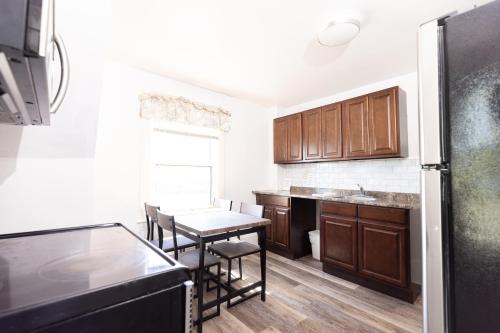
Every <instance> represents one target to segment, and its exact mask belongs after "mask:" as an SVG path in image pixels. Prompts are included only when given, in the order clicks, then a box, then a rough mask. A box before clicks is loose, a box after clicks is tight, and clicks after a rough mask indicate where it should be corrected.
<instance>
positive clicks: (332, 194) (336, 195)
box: [311, 192, 342, 198]
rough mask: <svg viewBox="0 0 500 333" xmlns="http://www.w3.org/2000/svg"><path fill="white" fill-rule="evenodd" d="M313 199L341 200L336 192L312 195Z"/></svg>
mask: <svg viewBox="0 0 500 333" xmlns="http://www.w3.org/2000/svg"><path fill="white" fill-rule="evenodd" d="M311 195H312V196H313V197H318V198H341V197H342V196H341V195H339V194H338V193H336V192H323V193H313V194H311Z"/></svg>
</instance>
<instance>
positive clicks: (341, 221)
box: [320, 215, 358, 271]
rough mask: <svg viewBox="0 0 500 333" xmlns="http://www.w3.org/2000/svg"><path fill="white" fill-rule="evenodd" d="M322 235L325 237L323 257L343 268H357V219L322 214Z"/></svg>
mask: <svg viewBox="0 0 500 333" xmlns="http://www.w3.org/2000/svg"><path fill="white" fill-rule="evenodd" d="M320 234H321V237H323V240H322V244H324V246H323V247H322V249H321V250H322V251H321V259H322V261H323V262H328V263H331V264H333V265H337V266H340V267H342V268H345V269H348V270H351V271H356V269H357V248H356V244H357V235H358V232H357V226H356V219H353V218H347V217H346V218H342V217H335V216H328V215H321V232H320Z"/></svg>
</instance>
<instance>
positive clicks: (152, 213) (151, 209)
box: [144, 203, 160, 223]
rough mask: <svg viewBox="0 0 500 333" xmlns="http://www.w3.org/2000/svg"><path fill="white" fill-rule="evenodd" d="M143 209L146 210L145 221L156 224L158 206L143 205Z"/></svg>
mask: <svg viewBox="0 0 500 333" xmlns="http://www.w3.org/2000/svg"><path fill="white" fill-rule="evenodd" d="M144 207H145V208H146V219H147V220H148V221H150V222H152V223H158V213H157V211H158V210H159V209H160V206H153V205H148V204H147V203H145V204H144Z"/></svg>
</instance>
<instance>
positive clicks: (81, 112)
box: [0, 0, 108, 233]
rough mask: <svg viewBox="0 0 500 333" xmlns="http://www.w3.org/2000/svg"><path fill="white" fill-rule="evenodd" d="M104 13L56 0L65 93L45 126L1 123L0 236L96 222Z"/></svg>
mask: <svg viewBox="0 0 500 333" xmlns="http://www.w3.org/2000/svg"><path fill="white" fill-rule="evenodd" d="M95 8H100V10H95ZM107 13H108V9H107V1H100V0H89V1H85V2H74V1H58V2H57V7H56V16H57V30H58V31H59V32H60V33H61V34H62V36H63V38H64V40H65V44H66V47H67V50H68V53H69V56H70V65H71V79H70V85H69V90H68V94H67V96H66V99H65V101H64V102H63V104H62V106H61V109H60V110H59V112H58V113H57V114H56V115H55V116H53V117H52V119H51V122H52V124H51V126H50V127H33V126H32V127H12V126H6V125H0V233H8V232H18V231H26V230H35V229H44V228H53V227H64V226H75V225H81V224H88V223H92V222H93V221H92V216H93V212H92V210H93V198H92V196H93V191H92V185H93V157H94V150H95V135H96V130H97V114H98V110H99V99H100V93H101V79H102V66H103V59H104V41H105V40H106V35H105V33H104V32H105V31H106V22H107V20H106V17H107V16H106V15H107ZM89 22H92V24H89ZM83 27H85V28H83Z"/></svg>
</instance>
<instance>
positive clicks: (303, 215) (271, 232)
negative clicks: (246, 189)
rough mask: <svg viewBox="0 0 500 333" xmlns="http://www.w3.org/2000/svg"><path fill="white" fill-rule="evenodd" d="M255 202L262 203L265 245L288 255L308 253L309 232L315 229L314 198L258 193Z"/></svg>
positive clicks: (294, 255)
mask: <svg viewBox="0 0 500 333" xmlns="http://www.w3.org/2000/svg"><path fill="white" fill-rule="evenodd" d="M256 199H257V204H258V205H263V206H264V217H265V218H268V219H269V220H271V225H269V226H268V227H267V230H266V233H267V249H268V250H269V251H272V252H275V253H277V254H279V255H282V256H284V257H287V258H290V259H296V258H300V257H303V256H305V255H307V254H310V253H311V245H310V243H309V238H308V232H309V231H311V230H314V229H316V201H315V200H305V199H302V200H300V199H299V200H296V201H294V203H293V204H292V203H291V199H290V198H289V197H284V196H278V195H266V194H257V197H256Z"/></svg>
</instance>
